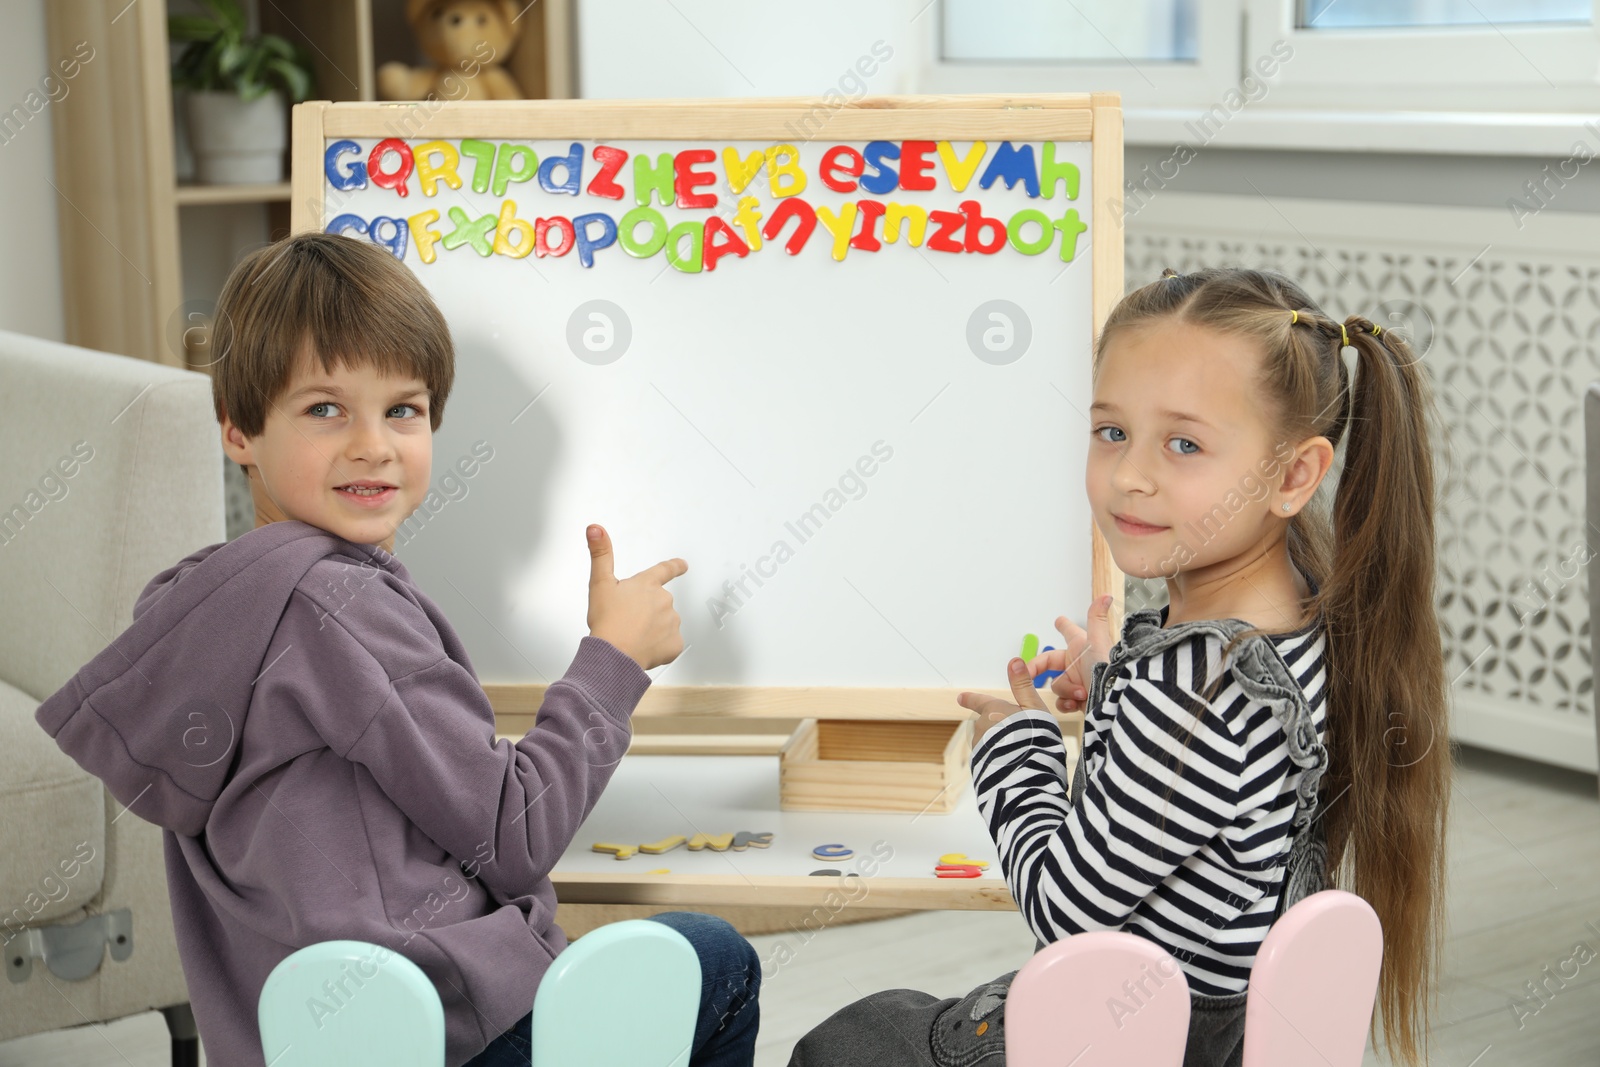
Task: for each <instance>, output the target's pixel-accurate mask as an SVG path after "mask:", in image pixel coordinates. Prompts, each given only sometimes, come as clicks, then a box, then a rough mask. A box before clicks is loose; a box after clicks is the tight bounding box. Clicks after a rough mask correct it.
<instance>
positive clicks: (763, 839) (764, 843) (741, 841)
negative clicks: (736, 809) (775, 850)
mask: <svg viewBox="0 0 1600 1067" xmlns="http://www.w3.org/2000/svg"><path fill="white" fill-rule="evenodd" d="M751 845H754V846H756V848H768V847H770V846H771V845H772V831H770V830H765V831H762V832H761V833H751V832H750V831H749V830H740V831H739V832H738V833H736V834H734V835H733V849H734V851H735V852H743V851H744V850H745V849H746V848H748V847H750V846H751Z"/></svg>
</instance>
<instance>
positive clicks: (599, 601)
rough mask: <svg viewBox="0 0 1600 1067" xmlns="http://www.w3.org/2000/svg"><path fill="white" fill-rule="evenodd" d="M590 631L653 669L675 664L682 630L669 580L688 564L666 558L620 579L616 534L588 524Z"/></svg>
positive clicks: (681, 643) (685, 569) (680, 648)
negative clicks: (613, 550)
mask: <svg viewBox="0 0 1600 1067" xmlns="http://www.w3.org/2000/svg"><path fill="white" fill-rule="evenodd" d="M588 532H589V556H590V560H589V563H590V569H589V633H590V635H591V636H593V637H599V638H602V639H604V640H606V641H609V642H611V643H612V644H613V645H616V646H617V647H618V648H619V649H621V650H622V651H623V652H626V653H627V654H628V655H629V656H631V657H632V658H633V659H634V661H635V662H637V663H638V664H639V666H640V667H643V668H644V669H645V670H649V669H650V668H652V667H659V666H661V665H662V664H663V663H671V662H672V661H673V660H675V659H677V658H678V653H680V652H682V651H683V634H682V633H681V632H680V631H679V629H678V613H677V612H676V611H674V610H673V608H672V594H671V593H669V592H668V591H667V589H666V584H667V583H668V582H670V581H672V579H674V578H676V577H678V575H680V574H683V573H684V572H685V571H687V570H688V569H689V565H688V564H687V563H685V562H684V561H683V560H681V559H667V560H662V561H661V562H660V563H657V564H656V565H655V566H654V567H649V568H646V569H645V570H642V571H640V572H639V573H638V574H635V575H634V576H633V577H632V578H624V579H623V580H622V581H620V582H619V581H617V576H616V573H615V571H614V570H613V567H614V561H613V558H612V555H611V537H610V536H609V535H608V534H607V533H606V531H605V528H604V527H601V526H591V527H589V531H588Z"/></svg>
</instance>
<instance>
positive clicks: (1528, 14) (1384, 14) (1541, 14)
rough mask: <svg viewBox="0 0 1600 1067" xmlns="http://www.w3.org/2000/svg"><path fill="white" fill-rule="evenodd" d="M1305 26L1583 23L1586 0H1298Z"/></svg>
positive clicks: (1586, 20) (1587, 17)
mask: <svg viewBox="0 0 1600 1067" xmlns="http://www.w3.org/2000/svg"><path fill="white" fill-rule="evenodd" d="M1299 6H1300V16H1299V19H1298V25H1300V26H1301V27H1303V28H1306V29H1315V30H1329V29H1354V28H1360V29H1373V28H1376V27H1416V26H1484V25H1486V24H1489V23H1493V24H1496V25H1500V26H1506V25H1515V24H1518V23H1530V22H1542V23H1549V22H1575V23H1579V24H1582V25H1588V23H1589V20H1590V11H1589V7H1590V5H1589V3H1588V0H1299Z"/></svg>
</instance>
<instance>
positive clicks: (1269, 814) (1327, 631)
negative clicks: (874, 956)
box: [790, 268, 1451, 1067]
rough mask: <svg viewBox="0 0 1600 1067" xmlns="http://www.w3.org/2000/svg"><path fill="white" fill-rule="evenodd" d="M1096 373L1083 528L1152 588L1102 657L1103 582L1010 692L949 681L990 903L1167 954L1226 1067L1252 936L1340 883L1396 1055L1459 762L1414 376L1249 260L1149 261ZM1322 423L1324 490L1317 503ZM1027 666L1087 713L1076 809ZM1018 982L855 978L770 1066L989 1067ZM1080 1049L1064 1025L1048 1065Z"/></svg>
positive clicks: (1429, 473)
mask: <svg viewBox="0 0 1600 1067" xmlns="http://www.w3.org/2000/svg"><path fill="white" fill-rule="evenodd" d="M1346 347H1350V348H1353V349H1355V352H1356V366H1355V374H1354V381H1353V383H1352V381H1351V376H1350V372H1349V371H1348V370H1347V369H1346V366H1345V363H1344V359H1343V350H1344V348H1346ZM1093 378H1094V402H1093V405H1092V406H1091V408H1090V412H1089V425H1088V427H1086V429H1087V430H1088V432H1089V433H1090V435H1091V439H1090V445H1089V459H1088V469H1087V475H1086V479H1085V485H1086V489H1087V491H1088V501H1089V505H1090V508H1091V510H1092V512H1093V516H1094V521H1095V523H1096V525H1097V526H1098V527H1099V529H1100V531H1101V534H1102V535H1103V537H1104V539H1105V542H1106V544H1107V546H1108V547H1109V549H1110V551H1111V554H1112V556H1113V557H1114V559H1115V560H1116V563H1117V566H1118V567H1119V568H1120V569H1121V570H1122V571H1123V572H1124V573H1125V574H1128V575H1131V576H1134V577H1137V578H1162V579H1164V580H1165V582H1166V587H1167V596H1168V600H1169V604H1168V605H1167V606H1164V607H1162V608H1160V609H1159V610H1143V611H1137V612H1134V613H1133V614H1131V615H1130V616H1129V617H1128V618H1127V619H1126V620H1125V622H1124V625H1123V629H1122V636H1121V640H1120V641H1118V642H1117V644H1116V645H1114V646H1113V645H1112V644H1111V629H1110V623H1109V618H1108V614H1109V608H1110V603H1111V598H1110V597H1109V596H1107V597H1102V598H1100V599H1099V600H1097V601H1096V602H1095V604H1093V605H1091V607H1090V611H1089V618H1088V629H1087V631H1085V630H1084V629H1081V628H1079V627H1077V626H1076V625H1074V624H1073V623H1071V622H1070V621H1068V620H1067V619H1065V618H1062V619H1058V620H1057V623H1056V625H1057V627H1058V628H1059V629H1061V631H1062V634H1063V636H1064V637H1066V638H1067V648H1065V649H1062V650H1058V651H1055V652H1052V653H1046V654H1045V655H1044V656H1041V657H1039V658H1037V659H1035V660H1034V661H1033V662H1032V663H1031V664H1024V663H1023V661H1022V660H1020V659H1014V660H1012V661H1011V664H1010V672H1011V673H1010V682H1011V687H1012V692H1013V694H1014V695H1015V696H1016V698H1017V701H1018V703H1017V704H1010V703H1007V702H1005V701H1003V700H1001V699H999V698H996V697H986V696H983V695H981V694H977V693H963V694H961V697H960V703H961V704H962V706H963V707H966V708H968V709H970V710H973V711H975V712H977V713H978V719H977V723H976V726H975V729H974V740H973V751H972V775H973V784H974V789H975V791H976V793H977V798H978V807H979V810H980V811H981V813H982V815H983V817H984V819H985V821H986V822H987V824H988V826H989V830H990V833H991V834H992V835H993V837H994V840H995V844H996V846H997V848H998V850H999V854H1000V858H1001V864H1002V867H1003V869H1004V873H1005V877H1006V882H1007V884H1008V885H1009V887H1010V888H1011V893H1012V896H1013V897H1014V898H1015V899H1016V901H1017V905H1018V907H1019V909H1020V910H1021V912H1022V915H1023V918H1024V919H1025V920H1026V921H1027V922H1028V925H1029V926H1030V928H1031V929H1032V930H1033V932H1034V933H1035V935H1037V937H1038V939H1039V946H1038V947H1040V948H1042V947H1043V946H1044V944H1046V943H1048V942H1051V941H1056V940H1059V939H1061V938H1064V937H1069V936H1071V935H1073V934H1076V933H1081V932H1084V931H1089V930H1125V931H1127V932H1129V933H1133V934H1136V935H1138V936H1141V937H1146V938H1149V939H1150V940H1151V941H1154V942H1155V943H1157V944H1159V945H1161V946H1162V947H1163V948H1165V949H1166V950H1167V951H1168V952H1170V953H1171V954H1172V955H1173V957H1174V958H1175V959H1176V960H1177V961H1178V964H1179V965H1180V966H1181V967H1182V968H1183V971H1184V975H1185V978H1186V979H1187V982H1188V987H1189V993H1190V997H1191V1012H1190V1027H1189V1042H1188V1048H1187V1050H1186V1053H1185V1057H1184V1064H1185V1067H1224V1065H1227V1067H1234V1065H1237V1064H1239V1063H1240V1061H1241V1059H1242V1055H1243V1041H1244V1014H1245V1000H1246V993H1247V990H1248V985H1249V979H1250V968H1251V965H1252V963H1253V962H1254V959H1255V956H1256V952H1257V950H1258V949H1259V948H1260V945H1261V941H1262V938H1263V937H1264V936H1265V935H1266V932H1267V929H1268V928H1269V927H1270V926H1271V924H1272V923H1273V922H1274V921H1275V920H1276V918H1277V917H1278V916H1279V915H1281V914H1283V912H1284V911H1285V910H1286V909H1287V908H1288V907H1291V906H1293V904H1295V903H1296V902H1297V901H1298V900H1300V899H1301V898H1303V897H1305V896H1306V895H1308V894H1310V893H1312V892H1315V891H1317V890H1319V889H1322V888H1326V887H1329V886H1333V885H1337V886H1338V887H1340V888H1344V889H1347V890H1349V891H1351V892H1354V893H1356V894H1358V895H1359V896H1361V897H1363V898H1364V899H1365V900H1366V901H1367V902H1368V903H1370V904H1371V905H1372V907H1373V909H1374V910H1375V911H1376V912H1377V914H1378V918H1379V920H1380V921H1381V923H1382V926H1383V939H1384V944H1383V966H1382V971H1381V974H1380V978H1379V989H1378V997H1377V1004H1376V1008H1377V1010H1378V1011H1379V1012H1380V1013H1381V1017H1382V1031H1383V1035H1384V1041H1385V1043H1386V1045H1387V1047H1388V1051H1389V1054H1390V1057H1391V1058H1392V1059H1396V1060H1400V1061H1404V1062H1405V1063H1406V1064H1408V1065H1415V1064H1417V1063H1418V1062H1419V1059H1421V1057H1422V1055H1423V1054H1424V1053H1425V1050H1426V1042H1427V1031H1428V1015H1429V1008H1430V1003H1429V1002H1430V994H1431V990H1432V982H1433V978H1434V976H1435V973H1436V971H1437V968H1438V965H1439V950H1440V945H1441V934H1442V924H1443V888H1444V827H1445V820H1446V815H1447V810H1446V809H1447V801H1448V798H1449V792H1450V783H1449V774H1450V767H1451V762H1450V753H1449V745H1448V740H1447V739H1448V733H1449V731H1448V728H1447V724H1446V710H1447V703H1446V689H1447V685H1446V682H1445V673H1444V656H1443V649H1442V643H1441V640H1440V634H1439V626H1438V622H1437V620H1436V617H1435V612H1434V596H1433V581H1434V533H1433V502H1434V487H1433V453H1432V448H1431V445H1430V441H1429V429H1428V416H1429V413H1430V410H1431V405H1432V401H1431V398H1430V395H1429V390H1428V384H1427V381H1426V379H1425V378H1424V377H1423V375H1422V373H1421V369H1420V368H1419V367H1418V366H1417V365H1416V360H1415V357H1414V355H1413V354H1412V352H1411V351H1410V349H1409V348H1408V347H1407V345H1406V344H1405V342H1404V341H1403V340H1401V339H1400V338H1397V337H1395V336H1394V335H1393V334H1391V333H1386V332H1383V331H1382V330H1381V329H1380V328H1379V327H1378V326H1375V325H1374V324H1372V323H1371V322H1369V321H1368V320H1366V319H1364V318H1361V317H1359V316H1351V317H1349V318H1347V319H1345V321H1344V322H1343V323H1340V322H1336V321H1334V320H1332V319H1330V318H1329V317H1328V316H1327V315H1325V314H1324V313H1323V312H1322V311H1320V310H1319V309H1318V308H1317V307H1316V306H1315V304H1313V303H1312V301H1311V299H1310V298H1309V297H1308V296H1307V295H1306V293H1305V292H1304V291H1303V290H1302V289H1301V288H1300V287H1299V286H1298V285H1296V284H1295V283H1294V282H1292V281H1290V280H1289V279H1288V278H1285V277H1283V276H1282V275H1280V274H1277V273H1274V272H1267V271H1257V270H1248V269H1243V268H1207V269H1204V270H1199V271H1195V272H1193V273H1190V274H1182V275H1180V274H1176V273H1174V272H1172V271H1170V270H1169V271H1167V272H1165V273H1164V274H1163V275H1162V278H1161V280H1159V281H1156V282H1154V283H1152V284H1150V285H1147V286H1145V287H1143V288H1141V289H1139V290H1137V291H1135V292H1133V293H1130V294H1128V295H1127V296H1126V297H1124V298H1123V300H1122V301H1121V302H1120V303H1119V304H1118V305H1117V307H1116V309H1115V310H1114V311H1113V312H1112V313H1111V316H1110V318H1109V319H1108V320H1107V321H1106V324H1105V327H1104V329H1103V331H1102V332H1101V334H1100V337H1099V339H1098V341H1097V343H1096V346H1095V351H1094V359H1093ZM1341 440H1344V442H1345V449H1344V457H1343V461H1342V466H1341V468H1340V472H1339V475H1338V478H1337V483H1338V484H1337V486H1336V487H1335V488H1330V489H1326V490H1322V491H1321V492H1320V493H1319V488H1320V487H1321V485H1322V482H1323V478H1324V476H1325V475H1327V473H1328V472H1329V470H1330V468H1331V467H1332V465H1333V462H1334V458H1335V452H1336V450H1337V448H1338V446H1339V444H1340V441H1341ZM1327 498H1331V499H1327ZM1042 670H1062V671H1064V673H1063V674H1062V675H1060V676H1059V677H1058V678H1057V679H1056V680H1055V682H1054V683H1052V686H1051V688H1052V690H1053V691H1054V692H1055V693H1056V694H1057V697H1058V699H1057V701H1056V708H1057V710H1059V711H1063V712H1066V711H1074V710H1078V709H1080V708H1083V709H1085V719H1084V731H1083V755H1082V758H1081V760H1080V762H1079V765H1078V767H1077V769H1076V771H1075V772H1074V774H1073V779H1072V790H1071V795H1070V796H1069V795H1068V790H1067V788H1066V766H1065V760H1066V752H1065V749H1064V747H1063V744H1062V739H1061V732H1060V728H1059V726H1058V725H1057V722H1056V720H1055V718H1054V717H1053V716H1051V715H1050V714H1049V713H1048V712H1047V711H1046V709H1045V706H1044V704H1043V702H1042V701H1041V700H1040V699H1039V698H1038V695H1037V694H1036V692H1035V690H1034V687H1033V684H1032V680H1031V677H1030V674H1037V673H1039V672H1040V671H1042ZM1015 973H1016V972H1015V971H1013V972H1011V974H1007V975H1003V976H1002V977H1001V978H999V979H996V980H995V981H994V982H991V983H985V984H984V985H983V986H980V987H978V988H977V989H974V990H973V991H972V992H971V993H969V994H968V995H967V996H965V997H959V998H956V997H952V998H947V999H945V1000H938V999H936V998H934V997H933V996H931V995H930V994H928V993H923V992H918V991H915V990H905V989H899V990H888V991H885V992H882V993H877V994H873V995H872V996H869V997H866V998H865V999H863V1000H860V1001H857V1002H856V1003H855V1004H852V1005H849V1006H847V1007H845V1008H844V1009H842V1010H840V1011H839V1012H837V1013H836V1014H835V1015H833V1016H831V1017H830V1018H829V1019H827V1020H825V1021H824V1022H823V1023H822V1024H821V1025H819V1026H818V1027H817V1028H816V1029H814V1030H813V1031H811V1033H809V1034H807V1035H806V1036H805V1037H804V1038H803V1039H802V1040H801V1041H800V1042H799V1044H797V1045H796V1047H795V1051H794V1056H793V1058H792V1059H791V1060H790V1067H854V1065H857V1064H859V1065H862V1067H867V1065H871V1067H899V1065H901V1064H904V1065H908V1067H909V1065H911V1064H918V1065H928V1064H932V1065H934V1067H968V1065H976V1067H990V1065H991V1064H992V1065H996V1067H998V1065H1000V1064H1001V1063H1003V1054H1004V1035H1005V1028H1004V1025H1003V1022H1004V1012H1003V1008H1004V1002H1005V995H1006V991H1007V988H1008V986H1009V983H1010V980H1011V978H1012V977H1013V976H1014V975H1015ZM1123 995H1124V994H1123V991H1121V990H1108V991H1107V997H1108V1000H1109V999H1112V998H1116V997H1119V996H1123ZM1083 1008H1084V1010H1097V1011H1098V1010H1102V1006H1101V1005H1094V1006H1093V1007H1092V1009H1091V1008H1090V1006H1087V1005H1085V1006H1083ZM1125 1008H1126V1009H1127V1010H1128V1011H1129V1013H1130V1014H1131V1013H1132V1012H1133V1011H1134V1010H1136V1008H1137V1004H1128V1005H1125ZM996 1009H1001V1010H996ZM1373 1036H1374V1039H1375V1038H1376V1032H1374V1035H1373ZM1073 1041H1074V1035H1073V1034H1072V1033H1071V1032H1070V1030H1069V1029H1068V1028H1067V1027H1066V1026H1065V1025H1064V1026H1063V1031H1062V1042H1063V1047H1064V1051H1065V1052H1066V1054H1067V1058H1068V1059H1071V1058H1072V1056H1073V1055H1076V1054H1077V1053H1078V1052H1079V1051H1080V1049H1079V1048H1078V1047H1077V1046H1074V1045H1073ZM1080 1044H1081V1042H1080Z"/></svg>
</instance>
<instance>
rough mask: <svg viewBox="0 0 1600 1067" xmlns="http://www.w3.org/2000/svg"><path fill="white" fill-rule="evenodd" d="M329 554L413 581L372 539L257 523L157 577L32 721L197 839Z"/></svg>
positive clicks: (145, 811) (136, 805) (150, 817)
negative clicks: (283, 641)
mask: <svg viewBox="0 0 1600 1067" xmlns="http://www.w3.org/2000/svg"><path fill="white" fill-rule="evenodd" d="M330 556H334V557H346V558H347V559H348V560H349V561H350V562H351V563H355V564H360V565H362V566H364V567H366V568H372V567H378V568H382V569H383V570H386V571H389V572H391V573H393V574H395V575H396V576H397V577H399V578H401V579H402V580H404V581H406V582H409V581H410V575H409V574H408V573H407V572H406V570H405V567H404V566H403V565H402V564H401V563H400V561H399V560H397V559H396V558H395V557H394V556H392V555H390V554H389V553H388V552H385V551H384V550H383V549H382V548H379V547H378V546H376V545H363V544H355V543H353V542H350V541H346V540H345V539H344V538H342V537H339V536H337V535H336V534H332V533H329V532H328V531H326V530H323V529H321V528H319V527H316V526H311V525H309V524H307V523H303V522H298V521H294V520H286V521H282V522H273V523H268V524H266V525H264V526H258V527H256V528H255V529H253V530H250V531H249V532H247V533H245V534H242V535H240V536H239V537H237V538H235V539H234V540H232V541H225V542H221V543H218V544H214V545H208V546H206V547H205V548H202V549H199V550H197V551H195V552H193V553H191V554H189V555H188V556H185V557H184V558H183V559H181V560H179V561H178V562H177V563H176V564H174V565H173V566H171V567H169V568H167V569H166V570H164V571H162V572H161V573H160V574H157V575H156V576H155V577H154V578H152V579H151V580H150V582H149V584H148V585H146V586H145V588H144V591H143V592H142V593H140V595H139V599H138V601H137V602H136V603H135V604H134V608H133V623H132V624H131V625H130V626H129V627H128V628H127V629H125V630H124V631H122V633H120V634H118V635H117V637H116V639H115V640H113V641H112V642H111V643H110V644H109V645H107V646H106V647H105V648H104V649H103V650H101V652H100V653H99V654H98V655H96V656H95V657H94V658H93V659H92V660H90V661H89V662H88V663H87V664H85V665H84V666H83V668H82V669H80V670H79V671H78V673H77V674H76V675H74V676H73V677H72V679H71V680H70V681H68V682H67V684H66V685H64V686H63V687H62V688H61V689H59V690H58V691H57V692H56V693H54V694H53V695H52V696H51V697H50V698H49V699H48V700H46V701H45V702H44V703H43V704H41V705H40V706H39V709H38V711H37V712H36V713H35V715H34V718H35V720H36V721H37V722H38V723H39V725H40V726H42V727H44V729H45V730H46V731H47V732H48V733H49V734H50V735H51V736H52V737H54V738H55V740H56V744H57V745H59V746H60V748H61V749H62V751H64V752H66V753H67V754H68V755H69V756H71V757H72V758H73V759H74V760H76V761H77V762H78V764H79V765H80V766H82V767H83V769H84V770H86V771H88V772H89V773H90V774H93V775H95V776H96V777H97V778H99V779H101V781H103V782H104V783H105V785H106V788H107V789H108V790H109V791H110V792H111V794H112V795H113V796H114V797H116V798H117V800H118V801H120V802H121V803H122V805H123V806H124V807H125V808H126V809H128V810H131V811H133V812H134V814H136V815H138V816H140V817H141V818H143V819H145V820H146V821H148V822H152V823H155V824H156V825H157V826H161V827H163V828H165V829H168V830H171V831H173V832H174V833H178V834H183V835H185V836H188V837H196V836H199V835H200V833H201V832H202V831H203V830H204V828H205V825H206V820H207V818H208V817H209V816H210V814H211V809H212V806H213V805H214V804H215V803H216V800H217V797H218V795H219V794H220V793H221V791H222V789H223V787H224V786H225V785H226V784H227V781H228V777H229V772H230V770H231V769H232V766H233V763H234V760H235V759H236V757H237V755H238V751H239V746H238V745H237V744H236V743H235V742H236V741H237V739H238V738H239V736H240V734H241V732H242V731H243V729H244V722H245V715H246V714H247V712H248V710H249V708H250V697H251V692H252V690H253V688H254V685H255V680H256V679H257V678H258V677H260V675H261V673H262V671H263V670H265V669H266V667H267V666H268V665H267V664H266V663H264V662H262V660H263V657H264V655H265V653H266V650H267V648H268V646H269V644H270V642H271V640H272V637H273V633H274V631H275V630H276V629H277V624H278V620H279V619H280V618H281V617H282V615H283V612H284V609H285V607H286V606H287V604H288V602H289V598H290V596H291V595H292V594H293V592H294V590H295V587H296V585H297V584H298V583H299V582H300V581H301V579H302V578H304V577H305V575H306V572H307V571H309V570H310V569H311V568H312V566H313V565H315V564H316V563H317V562H318V561H319V560H323V559H326V558H328V557H330ZM369 573H370V571H369ZM219 594H222V595H219Z"/></svg>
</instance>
